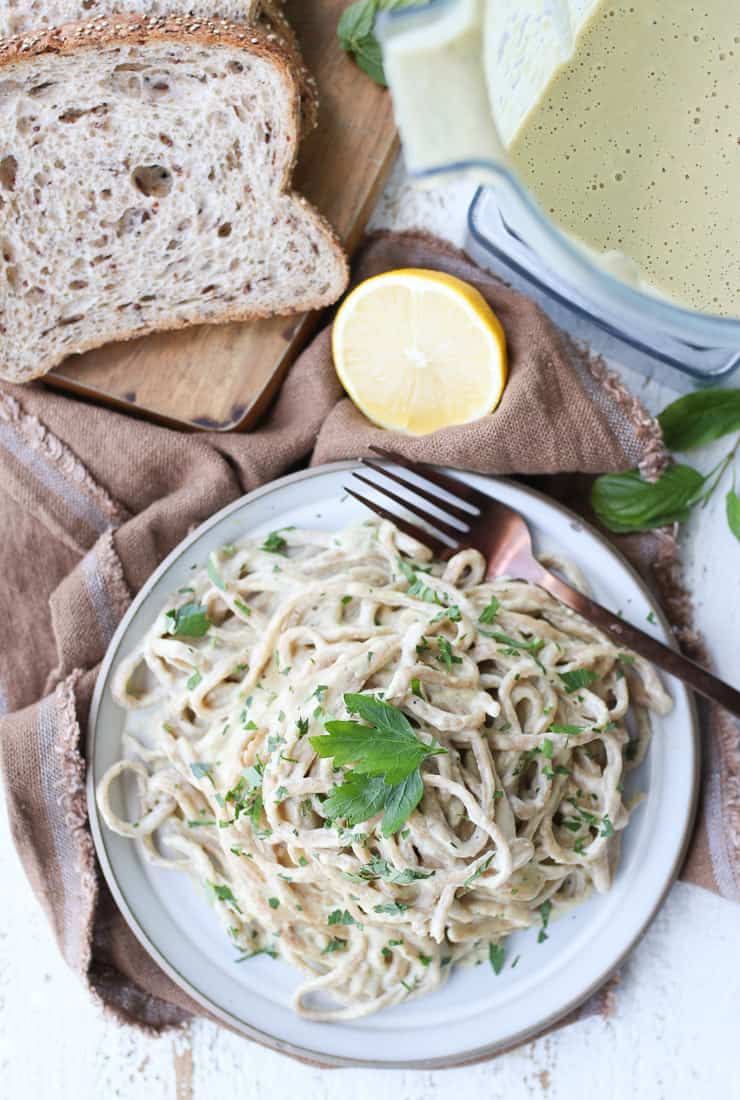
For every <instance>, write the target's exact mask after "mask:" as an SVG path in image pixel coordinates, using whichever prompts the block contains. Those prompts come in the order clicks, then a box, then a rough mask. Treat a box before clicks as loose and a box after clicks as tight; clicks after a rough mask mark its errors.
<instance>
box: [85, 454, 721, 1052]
mask: <svg viewBox="0 0 740 1100" xmlns="http://www.w3.org/2000/svg"><path fill="white" fill-rule="evenodd" d="M358 465H359V463H358V461H357V460H354V459H349V460H344V461H340V462H328V463H324V464H322V465H320V466H312V467H310V468H309V469H306V470H298V471H296V472H295V473H292V474H286V475H285V476H283V477H280V478H277V479H275V480H274V481H270V482H268V483H267V484H266V485H262V486H260V487H259V488H257V489H253V490H252V491H251V492H249V493H245V494H244V495H243V496H241V497H239V498H238V499H237V500H235V501H232V502H231V504H227V505H226V507H224V508H222V509H220V510H219V511H218V512H216V513H214V515H212V516H210V517H209V518H208V519H207V520H205V521H204V522H203V523H202V524H200V526H198V527H197V528H196V529H195V530H194V531H192V532H191V533H190V534H189V535H187V536H186V537H185V538H184V539H183V540H182V541H181V542H179V543H178V544H177V546H175V547H174V549H173V550H171V551H170V553H169V554H168V555H167V557H166V558H165V559H164V560H163V561H162V562H161V563H160V565H159V566H158V567H157V568H156V569H155V570H154V572H153V573H152V574H151V576H150V577H149V578H148V579H147V580H146V582H145V584H144V585H143V586H142V588H141V589H140V590H139V592H138V593H137V594H136V596H135V597H134V599H133V600H132V602H131V605H130V607H129V608H128V610H127V611H126V614H125V615H124V616H123V618H122V619H121V622H120V623H119V624H118V627H117V628H116V631H115V633H114V635H113V637H112V638H111V641H110V643H109V645H108V648H107V650H106V653H105V657H104V658H103V661H102V663H101V666H100V671H99V672H98V676H97V679H96V682H95V689H94V692H93V697H92V702H91V705H90V716H89V719H88V727H87V738H86V760H87V776H86V781H85V786H86V792H87V803H88V816H89V820H90V830H91V833H92V838H93V843H94V846H95V851H96V854H97V857H98V860H99V862H100V866H101V870H102V872H103V876H104V878H105V880H106V883H107V885H108V888H109V889H110V891H111V893H112V895H113V898H114V900H115V902H116V905H117V906H118V908H119V910H120V912H121V914H122V915H123V917H124V920H125V921H126V923H127V924H128V926H129V928H130V929H131V931H132V932H133V934H134V936H135V937H136V939H137V940H138V941H139V943H140V944H141V945H142V947H143V948H144V949H145V950H146V951H147V953H148V954H149V955H150V956H151V958H152V959H153V960H154V961H155V962H156V963H157V965H158V966H160V967H161V969H162V970H163V971H164V972H165V974H167V975H168V977H170V978H171V979H172V981H173V982H175V984H176V985H178V986H179V987H180V988H181V989H182V990H184V992H186V993H187V994H188V995H189V996H190V997H192V999H193V1000H194V1001H195V1002H196V1003H197V1004H199V1005H201V1007H202V1008H204V1009H206V1011H207V1012H208V1013H210V1014H211V1015H212V1016H213V1017H215V1018H217V1019H218V1020H220V1021H221V1022H222V1023H223V1024H225V1025H226V1026H227V1027H229V1028H230V1029H231V1030H232V1031H235V1032H236V1033H237V1034H239V1035H242V1036H244V1037H246V1038H248V1039H251V1040H252V1041H254V1042H257V1043H259V1044H260V1045H261V1046H264V1047H267V1048H268V1049H269V1050H273V1051H276V1052H278V1053H280V1054H287V1055H290V1056H291V1057H293V1058H296V1059H297V1060H299V1061H301V1062H304V1063H308V1064H310V1065H318V1066H321V1067H325V1068H342V1067H344V1068H360V1067H366V1068H370V1069H426V1070H430V1069H452V1068H456V1067H461V1066H467V1065H472V1064H474V1063H476V1062H481V1061H486V1060H487V1059H489V1058H492V1057H494V1056H495V1055H497V1054H502V1053H505V1052H506V1051H508V1050H512V1049H514V1048H516V1047H517V1046H519V1045H521V1044H522V1043H524V1042H526V1041H527V1040H528V1039H531V1038H534V1037H536V1036H538V1035H541V1034H542V1033H543V1032H546V1031H547V1030H549V1028H551V1027H552V1026H553V1025H554V1024H556V1023H557V1022H558V1021H559V1020H562V1019H563V1018H564V1017H566V1016H568V1015H569V1014H570V1013H572V1012H574V1011H575V1010H576V1009H578V1008H580V1007H581V1005H583V1004H584V1003H585V1002H586V1001H587V1000H588V999H589V997H591V996H592V995H593V994H594V993H595V992H597V991H598V990H599V989H600V988H601V987H602V986H603V985H604V983H605V982H607V981H608V980H609V978H611V976H612V975H613V974H615V973H616V972H617V971H618V970H619V968H620V967H621V966H622V964H623V963H624V961H625V959H626V958H627V957H628V956H629V955H630V954H631V953H632V951H634V949H635V947H636V946H637V945H638V943H639V942H640V941H641V940H642V938H643V937H644V935H645V933H646V932H647V930H648V928H649V927H650V925H651V924H652V922H653V920H654V919H655V917H656V915H657V913H658V911H659V910H660V909H661V907H662V906H663V903H664V901H665V899H666V896H667V894H668V892H669V890H670V888H671V886H672V885H673V883H674V882H675V881H676V879H677V877H678V874H679V871H680V869H681V866H682V865H683V862H684V859H685V857H686V852H687V849H688V846H689V841H690V838H691V835H692V831H693V825H694V820H695V817H696V810H697V804H698V800H699V777H700V774H701V741H700V737H699V727H698V718H697V707H696V700H695V698H694V695H693V693H692V692H690V691H689V690H688V688H687V687H686V686H685V685H684V684H683V683H682V682H681V681H676V683H677V684H680V690H681V691H682V693H683V694H684V697H685V702H686V705H687V709H688V716H689V723H690V730H689V732H690V736H691V740H692V743H693V750H694V758H693V769H692V777H691V797H690V800H689V804H688V805H687V806H686V808H685V811H684V816H683V830H682V834H681V842H680V845H679V847H678V849H677V855H676V858H675V860H674V862H673V865H672V866H671V868H670V870H669V871H668V872H667V874H666V876H665V881H664V882H663V886H662V888H661V890H660V891H659V894H658V895H657V898H656V900H655V902H654V904H653V905H652V906H651V908H650V910H649V912H648V913H647V914H646V915H645V916H644V917H643V919H642V921H641V922H640V924H639V927H637V929H636V930H635V932H634V934H633V935H632V936H631V938H630V942H629V944H628V946H627V947H626V948H625V949H624V950H623V951H622V952H620V954H619V956H618V958H616V959H612V960H610V962H609V963H608V965H606V966H605V967H604V968H603V970H601V971H600V972H599V974H598V975H597V976H596V977H594V979H593V980H592V981H591V982H589V983H588V986H587V987H586V988H584V989H583V990H582V991H581V992H580V993H579V994H578V995H577V996H575V997H572V998H571V999H570V1000H569V1001H567V1002H566V1003H565V1004H563V1005H562V1006H561V1007H560V1008H558V1009H557V1010H556V1011H554V1012H551V1013H549V1014H548V1015H547V1016H544V1017H541V1018H540V1019H538V1020H537V1021H536V1022H534V1023H533V1024H532V1025H530V1026H527V1027H524V1028H521V1029H519V1030H518V1031H516V1032H515V1033H512V1034H510V1035H507V1036H506V1037H505V1038H502V1039H500V1040H497V1041H495V1042H493V1043H490V1044H488V1045H485V1046H482V1047H477V1048H476V1049H473V1050H467V1051H464V1052H461V1053H460V1054H450V1055H445V1056H444V1057H441V1058H424V1059H412V1060H409V1061H402V1060H392V1061H391V1060H388V1061H381V1060H378V1059H372V1058H368V1059H364V1058H355V1057H349V1056H342V1055H335V1054H328V1053H325V1052H324V1051H320V1050H312V1049H310V1048H308V1047H303V1046H299V1045H297V1044H295V1043H291V1042H290V1041H288V1040H284V1039H279V1038H277V1037H275V1036H273V1035H271V1034H269V1033H268V1032H264V1031H260V1029H259V1028H257V1027H254V1026H253V1025H251V1024H247V1023H246V1022H245V1021H243V1020H241V1019H239V1018H238V1017H236V1016H234V1015H233V1014H232V1013H230V1012H229V1011H228V1010H226V1009H224V1008H222V1007H221V1006H220V1005H218V1004H217V1003H215V1002H214V1001H213V1000H212V999H211V998H210V997H209V996H207V995H206V994H204V993H202V992H201V991H200V990H199V989H198V988H197V986H195V985H193V983H192V982H191V981H190V980H189V979H188V978H186V977H185V976H184V975H183V974H181V973H180V971H179V970H178V969H177V968H176V967H175V966H174V965H173V964H172V963H171V962H170V961H169V960H168V959H167V957H166V956H165V955H164V954H163V953H162V951H161V950H160V949H159V947H157V945H156V944H155V943H154V942H153V941H152V940H151V938H150V937H149V936H148V934H147V933H146V932H145V931H144V929H143V928H142V926H141V924H140V923H139V920H138V918H137V916H136V912H135V908H134V904H132V903H130V902H129V900H128V898H127V897H126V895H125V893H124V891H123V889H122V887H121V885H120V883H119V881H118V878H117V876H116V872H115V869H114V867H113V864H112V861H111V859H110V857H109V855H108V849H107V846H106V842H105V834H104V832H103V827H102V824H101V821H100V817H99V813H98V806H97V800H96V797H95V783H94V776H93V761H94V753H95V742H96V739H97V724H98V711H99V709H100V705H101V702H102V699H103V695H104V691H105V688H106V686H107V684H108V680H109V676H110V672H111V666H112V664H113V662H114V661H115V659H116V656H117V653H118V648H119V645H120V643H121V641H122V640H123V638H124V636H125V634H126V632H127V630H128V626H129V623H130V621H131V620H132V619H133V618H134V616H135V614H136V613H137V611H138V610H139V608H140V607H141V605H142V604H143V603H145V602H146V600H147V599H148V597H149V594H150V592H151V590H152V589H153V588H154V586H155V585H156V584H157V582H158V581H159V579H160V578H161V577H162V575H163V574H165V573H166V572H167V571H168V570H169V568H170V566H171V565H172V564H173V563H174V562H175V561H176V560H177V559H178V558H179V557H180V556H181V555H182V554H184V553H186V552H187V551H188V550H189V549H190V547H191V546H192V545H193V544H194V543H195V542H197V540H198V539H200V538H201V537H202V536H203V535H204V534H205V533H206V532H208V531H209V530H210V529H211V528H212V527H214V526H215V525H216V524H218V523H220V522H221V521H222V520H223V519H225V518H226V517H228V516H229V515H231V514H232V513H233V512H236V511H238V510H239V509H240V508H243V507H244V506H245V505H246V504H249V503H251V502H252V501H255V500H258V499H260V498H261V497H264V496H267V495H269V494H270V493H273V492H275V491H276V490H280V489H282V488H284V487H286V486H288V485H292V484H294V483H295V482H298V481H304V480H309V479H311V478H315V477H320V476H321V475H324V474H327V473H330V472H337V473H338V472H340V471H342V470H352V469H355V468H356V467H357V466H358ZM389 465H393V464H392V463H389ZM453 472H454V473H456V474H457V475H459V476H462V477H463V478H464V477H466V476H467V475H468V474H471V475H472V476H474V477H481V478H483V479H485V480H487V481H491V482H493V483H494V484H496V483H500V484H505V485H510V486H512V487H513V488H515V489H516V490H517V491H518V492H521V493H522V494H524V495H525V496H530V497H533V498H535V499H537V500H539V501H541V502H543V503H544V504H546V505H548V506H549V507H551V508H554V509H555V510H557V511H558V512H560V513H561V514H562V515H564V516H566V517H568V518H569V519H572V520H573V521H574V522H575V523H577V524H578V525H579V526H580V527H582V528H583V529H584V530H585V531H586V532H588V533H589V534H590V535H591V536H592V537H593V538H595V539H596V540H597V542H598V543H599V544H600V545H601V547H602V548H603V550H604V551H605V552H606V553H607V554H611V555H613V556H614V557H615V558H617V559H618V560H619V562H620V564H621V565H622V566H623V567H624V569H625V570H626V571H627V572H628V573H629V574H630V575H631V577H632V579H633V581H634V582H635V584H636V585H637V586H638V587H639V589H640V590H641V592H642V594H643V595H644V596H645V598H646V599H647V600H648V602H649V603H650V605H651V607H652V608H653V610H654V612H655V614H656V616H657V618H658V620H659V623H660V625H661V626H662V628H663V629H664V630H665V631H666V632H667V634H668V637H669V642H674V635H673V630H672V627H671V625H670V622H669V621H668V619H667V617H666V615H665V613H664V611H663V608H662V607H661V606H660V604H658V603H657V602H656V599H655V596H654V595H653V593H652V592H651V591H650V589H649V588H648V586H647V585H646V584H645V582H644V581H643V579H642V577H640V575H639V573H638V572H637V571H636V570H635V569H634V567H633V566H632V565H631V563H630V562H629V561H628V560H627V559H626V558H625V557H624V555H623V554H622V553H621V552H620V551H619V550H618V549H617V548H616V547H615V546H613V545H612V544H611V543H609V542H608V541H607V540H606V538H605V537H604V536H603V535H602V533H601V532H600V531H598V530H597V529H596V528H595V527H594V526H593V525H592V524H590V523H588V521H586V520H584V519H583V517H582V516H580V515H578V513H576V512H573V511H572V510H571V509H570V508H567V507H565V505H562V504H560V502H559V501H555V500H553V499H552V498H550V497H548V496H547V494H545V493H541V492H539V491H538V490H536V489H532V488H530V487H529V486H528V485H523V484H522V483H520V482H518V481H515V480H514V479H513V478H508V477H500V476H498V475H494V474H480V473H477V472H475V471H465V470H455V471H453Z"/></svg>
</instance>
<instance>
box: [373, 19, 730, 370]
mask: <svg viewBox="0 0 740 1100" xmlns="http://www.w3.org/2000/svg"><path fill="white" fill-rule="evenodd" d="M716 2H717V0H712V3H716ZM655 3H656V0H652V4H653V5H654V4H655ZM662 3H663V5H664V7H665V8H667V9H669V10H670V12H671V16H672V29H673V31H674V32H675V38H676V40H678V38H679V35H684V34H690V33H691V29H692V26H693V25H692V23H691V19H692V18H693V16H692V13H694V11H695V7H694V5H693V4H689V3H688V0H662ZM612 7H613V8H616V9H620V10H621V9H623V13H628V16H630V17H632V18H633V19H634V20H635V21H636V22H635V27H636V31H637V30H639V20H640V18H644V19H648V18H649V15H650V11H649V8H650V2H649V0H631V3H630V4H629V6H628V7H625V6H624V5H622V4H618V3H614V4H613V5H612ZM641 7H642V9H643V10H642V11H640V9H641ZM619 14H620V11H617V12H615V11H614V10H612V11H609V10H606V11H604V10H603V4H602V0H431V2H430V3H427V4H425V5H423V6H415V7H412V8H408V9H401V10H396V11H392V12H389V13H387V14H386V15H385V16H384V17H383V18H382V19H381V21H380V27H379V33H380V37H381V42H382V46H383V58H384V65H385V70H386V76H387V79H388V83H389V85H390V87H391V91H392V94H393V98H394V106H395V111H396V118H397V121H398V125H399V129H400V132H401V138H402V140H403V145H404V152H405V155H406V159H407V163H408V167H409V170H410V172H411V173H412V175H413V176H415V177H416V178H417V179H418V180H420V181H421V182H425V183H428V184H433V183H434V182H436V181H440V180H444V179H445V178H450V177H452V176H457V175H460V174H465V175H468V176H473V177H474V178H476V179H477V180H478V181H479V182H480V184H481V186H480V187H479V189H478V192H477V194H476V196H475V199H474V201H473V203H472V206H471V209H470V213H469V229H470V233H471V235H472V238H473V240H474V241H475V242H476V244H477V245H478V252H479V253H480V252H481V251H482V253H483V255H484V256H485V255H488V256H490V257H491V259H492V260H497V261H498V262H499V266H501V264H503V265H504V266H505V267H508V268H509V269H511V270H513V271H514V272H516V273H517V274H518V275H519V276H520V277H522V278H524V279H525V280H527V281H528V282H529V283H531V284H533V285H535V286H537V287H538V288H539V289H541V290H542V289H544V290H545V291H546V292H547V294H548V295H549V296H550V297H552V298H554V299H556V300H558V301H560V302H562V303H565V304H567V305H568V307H569V308H570V309H572V310H574V311H575V312H576V313H579V314H580V315H581V316H582V317H586V318H588V319H590V320H591V321H593V322H594V323H596V324H597V325H599V326H600V327H601V328H603V329H605V330H606V331H607V332H609V333H611V334H612V335H614V336H616V337H617V338H618V339H620V340H623V341H625V342H626V343H627V344H629V345H631V346H633V347H635V348H637V349H638V350H640V351H642V352H644V353H647V355H649V356H650V357H651V359H655V360H657V361H659V362H661V363H664V364H667V365H668V366H670V367H672V368H675V370H676V371H678V372H680V376H674V381H676V382H678V384H679V386H680V384H681V378H683V381H684V384H686V383H689V384H708V383H718V382H721V381H722V380H723V379H725V378H727V377H728V376H729V375H730V374H731V373H732V372H733V370H734V369H735V368H736V367H737V366H738V365H740V317H738V316H728V315H720V314H719V313H712V312H706V311H704V310H699V309H696V308H692V306H691V305H690V304H686V303H685V302H683V301H679V300H676V299H675V298H671V297H668V295H667V294H666V293H665V292H664V291H662V290H660V289H658V288H656V287H655V286H653V285H651V283H650V281H649V279H648V278H647V277H646V276H645V275H644V273H643V272H642V271H641V270H640V268H639V267H638V265H637V264H636V263H635V262H633V260H632V259H631V258H630V257H629V255H623V254H621V253H620V252H619V251H618V250H614V249H610V250H604V251H600V250H599V249H597V248H594V247H592V246H589V245H587V244H586V243H585V242H584V241H583V239H581V238H580V237H579V235H578V233H577V230H576V231H575V232H574V231H573V227H572V226H571V231H567V230H566V229H564V228H563V227H562V226H561V225H560V224H558V221H557V219H556V218H553V217H551V216H550V214H549V213H545V210H544V209H543V207H542V205H541V202H540V201H538V199H537V198H536V196H535V194H534V191H533V189H532V188H531V187H530V186H528V185H527V183H526V182H525V180H524V178H523V173H522V172H521V171H520V170H518V169H517V167H516V164H515V158H513V157H512V156H511V155H510V148H511V147H512V142H513V140H514V139H515V137H516V135H517V133H518V132H519V130H520V127H521V126H522V125H523V123H524V122H525V120H526V119H528V117H530V115H531V112H533V111H534V109H535V108H536V106H537V104H538V103H539V101H540V100H541V98H542V97H543V96H544V95H545V94H546V93H547V89H548V87H551V86H552V85H551V82H552V81H553V78H554V77H556V76H557V74H558V73H559V72H562V69H563V66H565V65H567V63H568V62H569V60H571V59H573V58H574V55H576V51H577V49H578V48H579V44H580V42H581V38H580V37H579V36H580V35H581V34H582V32H584V30H585V29H587V28H588V27H589V21H590V20H592V19H593V18H595V17H597V16H601V15H603V16H605V17H606V16H609V15H612V16H614V15H619ZM731 20H732V16H731V14H730V13H729V12H728V14H727V28H728V37H727V42H728V53H729V61H730V63H731V65H734V64H736V56H735V55H736V54H738V53H740V47H739V46H738V45H737V43H738V42H740V34H738V32H740V25H739V26H738V27H737V28H736V29H735V33H734V34H733V30H732V28H731V27H730V22H731ZM682 21H683V25H682ZM693 40H694V41H696V42H699V36H694V37H693ZM722 56H724V55H722ZM589 58H590V55H589V53H588V51H587V50H586V54H585V56H584V58H583V61H582V64H587V65H588V64H589ZM576 59H577V55H576ZM643 60H644V58H643ZM630 64H631V60H630V57H629V49H626V50H625V51H624V52H623V53H622V55H621V56H620V67H621V68H622V69H623V70H624V72H625V74H627V75H626V79H629V73H630ZM594 67H595V66H594ZM727 71H728V72H730V71H734V69H732V70H730V69H728V70H727ZM723 72H724V70H723ZM650 75H653V74H650ZM681 78H682V74H681V71H680V70H679V71H676V72H675V80H676V81H680V80H681ZM671 79H672V78H671ZM594 88H595V92H594V95H595V96H597V97H598V96H599V95H601V94H602V90H601V88H600V86H599V78H598V75H597V76H596V77H595V82H594ZM739 89H740V85H738V87H737V88H736V89H735V92H734V95H735V100H736V106H737V111H736V116H735V117H737V116H740V94H739ZM612 91H613V90H612ZM604 94H606V92H604ZM715 94H716V93H715ZM696 109H697V111H698V110H699V108H698V107H697V108H696ZM645 110H646V111H650V102H646V103H645ZM589 116H590V112H589V108H588V106H587V107H586V109H585V111H584V114H583V119H582V121H579V122H578V125H579V126H586V127H587V126H588V125H589V124H593V120H592V119H591V118H590V117H589ZM691 121H696V122H699V119H698V118H697V119H696V120H691ZM731 140H732V139H731ZM738 140H740V139H738V138H737V136H735V138H734V149H733V153H732V155H734V156H737V157H738V164H737V169H736V170H737V173H738V174H737V177H736V180H737V182H736V185H735V187H734V190H733V192H732V194H731V197H730V199H729V201H730V202H731V203H734V210H730V212H729V219H726V220H729V222H730V223H731V224H733V225H734V227H735V229H736V230H737V236H736V238H735V240H733V241H732V242H730V244H731V246H732V247H731V248H730V249H729V251H730V252H731V255H732V256H734V259H731V260H730V261H729V265H730V266H729V277H730V279H732V280H734V281H735V285H736V287H738V286H740V260H739V259H738V257H740V146H738V144H737V142H738ZM659 146H660V133H659V132H657V134H656V137H655V145H654V147H653V150H647V151H646V158H647V157H650V156H652V155H653V153H654V152H655V153H658V152H660V148H659ZM728 146H729V143H728ZM628 151H629V150H628ZM668 155H670V154H668ZM697 168H699V166H698V165H697ZM540 170H541V171H547V170H548V165H547V164H544V165H541V166H540ZM554 170H555V168H554V167H553V171H554ZM687 178H688V176H687ZM712 182H713V181H712V180H711V179H708V180H707V186H710V187H711V186H712ZM705 190H706V188H705ZM726 212H727V211H726ZM635 216H640V214H639V212H638V213H637V214H636V215H635ZM643 216H644V215H643ZM725 236H726V233H725ZM725 243H727V242H725ZM733 267H734V274H733V271H732V269H733ZM737 300H738V299H737V297H735V299H734V301H735V302H737ZM733 312H734V306H733Z"/></svg>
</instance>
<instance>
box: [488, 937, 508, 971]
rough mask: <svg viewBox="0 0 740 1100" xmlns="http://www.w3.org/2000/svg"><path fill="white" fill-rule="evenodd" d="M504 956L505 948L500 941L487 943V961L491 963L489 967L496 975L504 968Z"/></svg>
mask: <svg viewBox="0 0 740 1100" xmlns="http://www.w3.org/2000/svg"><path fill="white" fill-rule="evenodd" d="M505 958H506V950H505V948H504V945H503V944H501V943H489V945H488V961H489V962H490V964H491V968H492V970H493V972H494V974H495V975H496V977H498V975H499V974H500V973H501V971H502V970H503V968H504V960H505Z"/></svg>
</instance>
